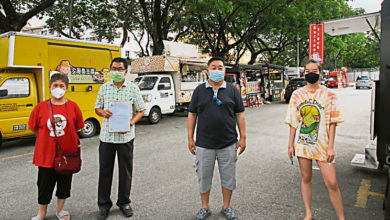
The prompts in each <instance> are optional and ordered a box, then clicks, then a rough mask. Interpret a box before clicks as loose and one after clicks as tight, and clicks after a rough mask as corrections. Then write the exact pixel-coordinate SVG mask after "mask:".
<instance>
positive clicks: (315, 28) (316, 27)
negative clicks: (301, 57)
mask: <svg viewBox="0 0 390 220" xmlns="http://www.w3.org/2000/svg"><path fill="white" fill-rule="evenodd" d="M309 59H313V60H317V61H320V62H321V63H324V23H312V24H310V43H309Z"/></svg>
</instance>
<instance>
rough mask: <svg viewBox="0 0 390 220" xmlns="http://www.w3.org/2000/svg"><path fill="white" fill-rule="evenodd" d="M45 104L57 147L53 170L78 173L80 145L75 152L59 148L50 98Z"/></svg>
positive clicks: (63, 172)
mask: <svg viewBox="0 0 390 220" xmlns="http://www.w3.org/2000/svg"><path fill="white" fill-rule="evenodd" d="M65 105H66V104H65ZM47 106H48V108H49V114H50V120H51V126H52V127H53V131H54V136H55V140H56V147H57V150H56V156H55V158H54V170H55V171H56V173H59V174H65V175H69V174H73V173H78V172H79V171H80V169H81V156H80V147H77V151H76V152H75V153H67V152H63V151H62V150H61V146H60V144H59V142H58V137H57V133H56V126H55V124H54V117H53V109H52V106H51V100H49V101H48V102H47ZM65 108H66V106H65Z"/></svg>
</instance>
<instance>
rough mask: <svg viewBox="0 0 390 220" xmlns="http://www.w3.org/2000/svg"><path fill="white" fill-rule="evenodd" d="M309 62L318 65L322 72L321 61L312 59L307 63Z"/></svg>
mask: <svg viewBox="0 0 390 220" xmlns="http://www.w3.org/2000/svg"><path fill="white" fill-rule="evenodd" d="M309 63H314V64H316V65H317V66H318V70H319V71H320V72H321V73H322V65H321V63H320V62H319V61H317V60H313V59H311V60H309V61H307V63H306V65H307V64H309ZM306 65H305V70H306Z"/></svg>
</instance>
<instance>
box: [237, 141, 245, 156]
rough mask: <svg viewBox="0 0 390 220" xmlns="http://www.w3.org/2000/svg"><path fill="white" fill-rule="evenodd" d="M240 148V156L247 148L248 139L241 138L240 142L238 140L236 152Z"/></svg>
mask: <svg viewBox="0 0 390 220" xmlns="http://www.w3.org/2000/svg"><path fill="white" fill-rule="evenodd" d="M238 148H240V151H239V152H238V155H241V154H242V153H243V152H244V151H245V148H246V139H245V138H240V140H238V142H237V145H236V150H238Z"/></svg>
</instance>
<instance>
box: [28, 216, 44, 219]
mask: <svg viewBox="0 0 390 220" xmlns="http://www.w3.org/2000/svg"><path fill="white" fill-rule="evenodd" d="M31 220H43V218H42V217H41V216H35V217H32V218H31Z"/></svg>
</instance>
